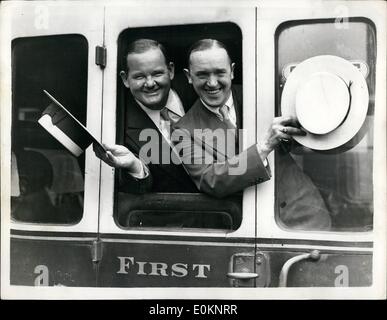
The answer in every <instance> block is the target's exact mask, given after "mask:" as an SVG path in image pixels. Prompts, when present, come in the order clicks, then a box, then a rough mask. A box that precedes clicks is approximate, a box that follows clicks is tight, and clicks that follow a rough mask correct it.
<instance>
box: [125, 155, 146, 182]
mask: <svg viewBox="0 0 387 320" xmlns="http://www.w3.org/2000/svg"><path fill="white" fill-rule="evenodd" d="M140 161H141V160H140ZM128 174H129V175H131V176H132V177H133V178H135V179H138V180H142V179H145V178H147V177H148V176H149V169H148V167H147V166H145V165H144V163H143V162H142V161H141V170H140V172H129V171H128Z"/></svg>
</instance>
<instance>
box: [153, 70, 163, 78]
mask: <svg viewBox="0 0 387 320" xmlns="http://www.w3.org/2000/svg"><path fill="white" fill-rule="evenodd" d="M163 75H164V72H162V71H158V72H155V73H154V74H153V76H154V77H161V76H163Z"/></svg>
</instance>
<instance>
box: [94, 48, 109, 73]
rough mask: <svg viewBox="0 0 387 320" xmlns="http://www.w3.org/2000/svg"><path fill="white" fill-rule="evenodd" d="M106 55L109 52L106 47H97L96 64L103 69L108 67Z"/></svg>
mask: <svg viewBox="0 0 387 320" xmlns="http://www.w3.org/2000/svg"><path fill="white" fill-rule="evenodd" d="M106 55H107V50H106V47H105V46H96V47H95V64H96V65H97V66H100V67H101V68H102V69H104V68H105V67H106Z"/></svg>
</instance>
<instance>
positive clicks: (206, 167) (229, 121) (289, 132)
mask: <svg viewBox="0 0 387 320" xmlns="http://www.w3.org/2000/svg"><path fill="white" fill-rule="evenodd" d="M234 68H235V64H234V63H233V62H232V61H231V58H230V56H229V54H228V51H227V49H226V47H225V45H224V44H223V43H221V42H220V41H217V40H214V39H203V40H199V41H198V42H196V43H194V44H193V45H192V47H191V48H190V50H189V52H188V69H185V74H186V76H187V79H188V82H189V83H190V84H192V86H193V88H194V90H195V91H196V93H197V94H198V96H199V99H198V100H197V101H196V102H195V104H194V105H193V106H192V108H191V109H190V110H189V111H188V112H187V114H186V115H185V116H184V117H183V118H182V119H181V120H180V121H178V122H177V123H176V124H175V125H174V132H173V141H174V143H175V147H176V151H177V152H178V153H179V154H180V156H181V158H182V162H183V163H184V166H185V168H186V169H187V171H188V172H189V174H190V176H191V178H192V180H193V181H194V183H195V184H196V186H197V188H198V189H199V190H200V191H202V192H204V193H207V194H209V195H212V196H215V197H218V198H222V197H225V196H228V195H232V194H235V193H238V192H240V191H242V190H243V189H245V188H247V187H249V186H252V185H255V184H258V183H262V182H264V181H266V180H269V179H270V178H271V172H270V168H269V164H268V161H267V159H266V158H267V156H268V155H269V153H270V152H272V151H273V150H274V149H275V148H276V147H277V146H278V145H279V144H280V143H282V142H283V141H289V140H290V139H292V136H293V135H305V134H306V133H305V132H304V131H303V130H302V129H301V128H300V125H299V123H298V122H297V121H296V119H293V118H287V117H276V118H274V119H273V122H272V124H271V126H270V128H269V130H268V131H267V133H266V134H265V136H264V137H262V139H261V141H260V142H259V143H257V144H255V145H252V146H250V147H249V148H247V149H246V150H243V151H240V150H239V145H238V136H239V137H240V136H241V134H239V133H238V132H237V131H238V130H239V129H241V128H242V92H241V90H240V89H241V88H239V87H237V86H233V85H232V80H233V79H234ZM222 133H223V134H222ZM247 133H248V132H247ZM278 161H279V167H280V168H283V170H279V171H277V173H279V175H280V181H281V183H280V184H279V187H278V189H279V192H278V193H277V195H279V196H280V197H281V199H279V201H278V203H280V204H281V219H282V221H284V222H285V223H286V224H287V225H289V226H293V227H295V228H300V229H305V228H309V229H329V228H330V224H331V222H330V217H329V213H328V211H327V209H326V207H325V204H324V201H323V199H322V198H321V196H320V194H319V192H318V190H317V189H316V187H315V186H314V185H313V183H312V181H311V180H310V179H309V177H307V176H305V175H304V174H303V173H302V172H301V170H300V168H299V167H298V166H297V165H296V164H295V162H294V161H293V159H292V158H291V156H290V155H289V154H287V153H286V154H284V155H280V156H279V157H278ZM285 191H287V192H285ZM282 197H283V198H282Z"/></svg>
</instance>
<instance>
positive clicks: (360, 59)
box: [275, 19, 376, 231]
mask: <svg viewBox="0 0 387 320" xmlns="http://www.w3.org/2000/svg"><path fill="white" fill-rule="evenodd" d="M319 55H333V56H338V57H341V58H344V59H346V60H347V61H349V62H351V63H352V64H353V65H354V66H355V67H356V68H358V69H359V70H360V71H361V73H362V75H363V76H364V77H365V80H366V83H367V86H368V92H369V104H368V111H367V116H366V118H365V121H364V123H363V125H362V127H361V129H360V130H359V131H358V132H357V133H356V135H355V136H354V137H353V138H352V139H351V140H350V141H348V142H347V143H345V144H344V145H341V146H339V147H337V148H334V149H333V150H324V151H315V150H311V149H309V148H307V147H305V146H302V145H301V144H299V143H297V142H295V141H294V142H292V143H291V144H290V145H289V144H284V145H282V146H281V148H279V149H278V150H277V151H276V180H275V182H276V204H275V210H276V217H277V220H278V223H279V224H280V225H281V226H283V227H288V228H295V229H303V230H317V229H321V230H332V231H369V230H372V227H373V180H372V173H373V168H372V163H373V118H374V93H375V61H376V46H375V30H374V28H373V26H372V25H371V24H370V23H368V21H366V20H362V19H349V21H346V22H345V24H342V23H341V24H340V23H336V22H335V21H333V20H322V21H304V22H301V23H300V22H289V23H285V24H283V25H281V26H280V28H279V29H278V30H277V33H276V59H277V66H276V67H277V70H276V72H277V73H276V75H277V79H276V94H277V95H276V99H277V104H276V105H277V106H278V108H277V110H276V112H277V114H278V115H280V113H281V111H280V107H279V106H280V105H281V94H282V91H283V88H284V86H285V85H286V81H287V78H288V77H289V74H290V73H291V72H292V70H293V69H294V68H295V67H296V66H297V64H298V63H300V62H302V61H304V60H305V59H308V58H311V57H314V56H319Z"/></svg>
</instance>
